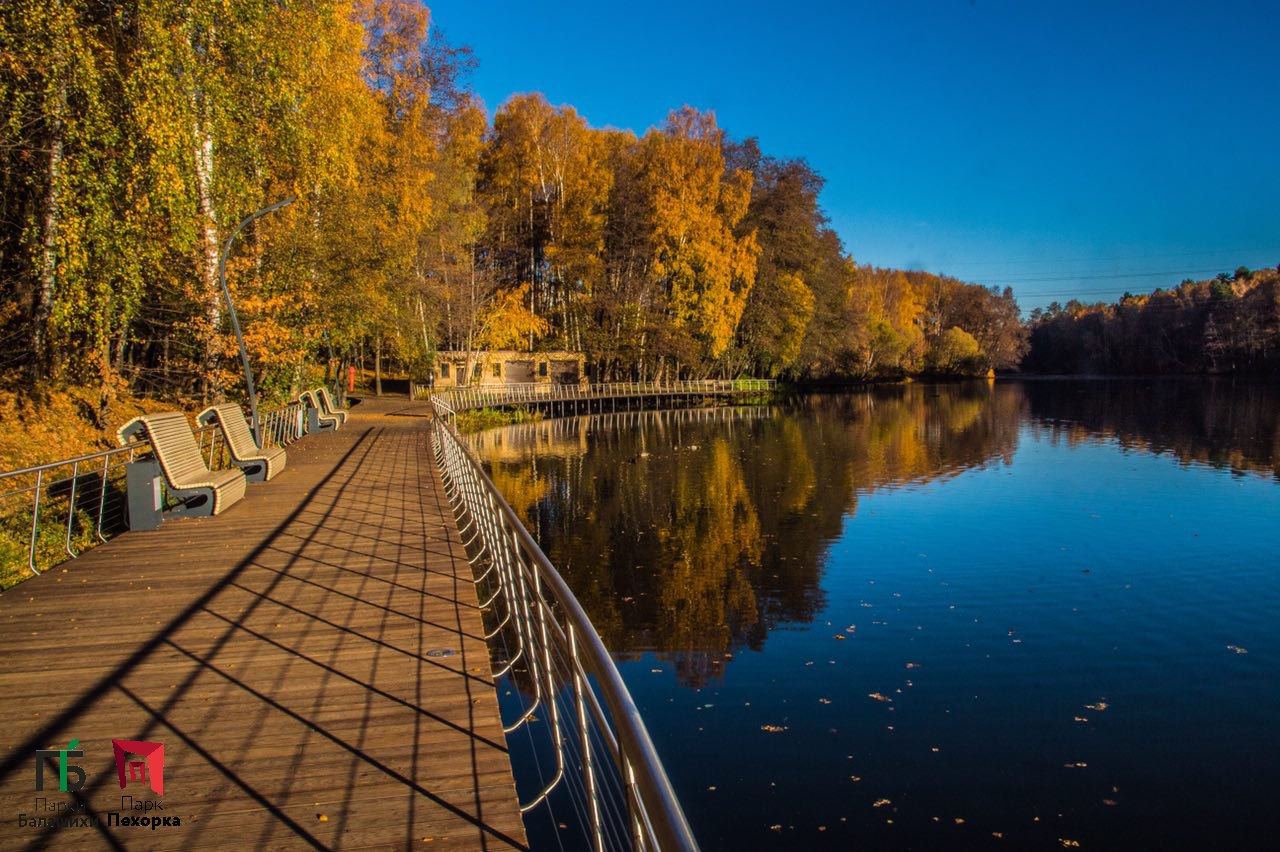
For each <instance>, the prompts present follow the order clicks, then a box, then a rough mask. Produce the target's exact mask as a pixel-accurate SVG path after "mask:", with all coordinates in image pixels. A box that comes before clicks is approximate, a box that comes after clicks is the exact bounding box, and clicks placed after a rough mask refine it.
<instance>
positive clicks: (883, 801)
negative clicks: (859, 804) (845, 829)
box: [871, 799, 893, 808]
mask: <svg viewBox="0 0 1280 852" xmlns="http://www.w3.org/2000/svg"><path fill="white" fill-rule="evenodd" d="M891 804H893V803H892V802H890V801H889V800H888V799H876V800H875V801H874V802H872V803H871V807H873V808H883V807H884V806H885V805H891Z"/></svg>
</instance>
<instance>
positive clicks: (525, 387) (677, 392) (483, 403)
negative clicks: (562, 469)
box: [418, 379, 776, 413]
mask: <svg viewBox="0 0 1280 852" xmlns="http://www.w3.org/2000/svg"><path fill="white" fill-rule="evenodd" d="M418 387H419V388H421V389H422V391H423V392H425V388H423V387H422V386H418ZM775 387H776V383H775V382H774V380H773V379H690V380H686V381H669V382H604V383H601V384H554V383H549V382H535V383H524V384H510V385H474V386H468V387H460V388H448V389H446V390H441V391H437V392H435V393H433V394H431V399H432V400H440V401H442V402H444V403H445V406H446V408H447V409H448V411H449V412H450V413H456V412H459V411H466V410H467V409H471V408H489V407H492V406H495V405H521V404H539V403H547V402H570V401H573V400H593V399H609V398H619V397H648V396H731V395H734V394H750V393H767V392H770V391H773V390H774V389H775Z"/></svg>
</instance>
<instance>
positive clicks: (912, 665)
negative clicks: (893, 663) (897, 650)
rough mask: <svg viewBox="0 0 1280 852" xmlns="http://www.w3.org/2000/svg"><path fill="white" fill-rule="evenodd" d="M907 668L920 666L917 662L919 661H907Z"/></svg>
mask: <svg viewBox="0 0 1280 852" xmlns="http://www.w3.org/2000/svg"><path fill="white" fill-rule="evenodd" d="M907 668H909V669H918V668H920V664H919V663H907Z"/></svg>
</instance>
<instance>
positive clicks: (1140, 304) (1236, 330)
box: [1022, 267, 1280, 376]
mask: <svg viewBox="0 0 1280 852" xmlns="http://www.w3.org/2000/svg"><path fill="white" fill-rule="evenodd" d="M1030 329H1031V349H1030V351H1029V352H1028V353H1027V357H1026V358H1025V359H1024V360H1023V363H1022V367H1023V369H1024V370H1027V371H1029V372H1036V373H1077V374H1087V373H1093V374H1111V375H1116V374H1124V375H1156V374H1185V373H1207V374H1224V373H1233V374H1264V373H1265V374H1270V375H1273V376H1274V375H1277V371H1278V370H1280V271H1277V270H1276V269H1262V270H1257V271H1250V270H1248V269H1246V268H1244V267H1240V268H1239V269H1237V270H1236V271H1235V273H1234V274H1232V273H1223V274H1221V275H1219V276H1218V277H1217V278H1214V279H1210V280H1208V281H1191V280H1186V281H1183V282H1182V284H1181V285H1179V286H1178V287H1176V288H1174V289H1172V290H1156V291H1155V292H1154V293H1152V294H1150V295H1148V296H1133V295H1130V294H1125V296H1124V298H1123V299H1121V300H1120V301H1119V302H1117V303H1116V304H1110V305H1108V304H1095V305H1085V304H1081V303H1080V302H1077V301H1074V300H1073V301H1070V302H1067V304H1066V305H1059V304H1057V303H1056V302H1055V303H1054V304H1052V305H1050V306H1049V309H1048V310H1046V311H1041V310H1039V309H1037V310H1034V311H1032V312H1031V317H1030Z"/></svg>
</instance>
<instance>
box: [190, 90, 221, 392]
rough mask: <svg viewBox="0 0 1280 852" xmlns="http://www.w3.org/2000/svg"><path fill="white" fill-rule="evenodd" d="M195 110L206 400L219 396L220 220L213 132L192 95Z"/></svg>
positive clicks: (202, 389) (202, 388)
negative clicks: (205, 327) (205, 315)
mask: <svg viewBox="0 0 1280 852" xmlns="http://www.w3.org/2000/svg"><path fill="white" fill-rule="evenodd" d="M192 100H193V103H192V107H193V108H194V109H195V110H196V116H195V118H194V119H193V122H192V124H193V126H192V139H193V142H194V144H195V161H196V203H197V205H198V210H199V216H200V255H201V257H200V285H201V292H202V294H203V295H204V298H205V300H206V302H205V303H206V305H207V311H208V317H209V331H208V335H207V336H206V338H205V341H204V369H203V371H202V373H203V375H202V376H201V380H200V381H201V386H202V387H201V394H202V396H203V397H204V401H205V402H206V403H207V402H208V401H209V397H210V395H211V394H212V395H220V394H221V392H222V387H221V382H219V381H218V375H217V366H218V348H217V340H218V326H219V325H220V324H221V322H222V292H221V287H220V286H219V285H218V220H217V214H216V211H215V209H214V203H213V134H212V133H210V132H209V129H208V122H207V121H202V116H201V115H200V113H201V110H200V105H199V102H200V97H199V95H196V96H195V97H193V99H192Z"/></svg>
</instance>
